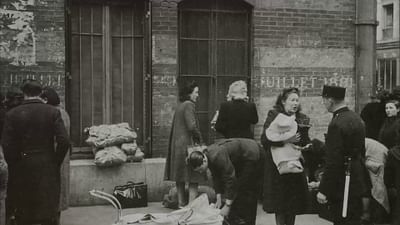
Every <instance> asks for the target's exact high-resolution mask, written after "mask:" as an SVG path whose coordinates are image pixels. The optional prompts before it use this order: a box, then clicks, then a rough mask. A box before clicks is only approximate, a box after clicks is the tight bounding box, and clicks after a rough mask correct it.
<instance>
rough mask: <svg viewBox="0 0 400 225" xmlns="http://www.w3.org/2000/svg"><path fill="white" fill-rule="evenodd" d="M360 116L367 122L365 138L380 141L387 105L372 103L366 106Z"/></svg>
mask: <svg viewBox="0 0 400 225" xmlns="http://www.w3.org/2000/svg"><path fill="white" fill-rule="evenodd" d="M360 116H361V118H362V119H363V120H364V122H365V136H366V137H367V138H372V139H374V140H378V136H379V130H380V129H381V127H382V124H383V121H384V119H385V117H386V112H385V103H381V102H370V103H368V104H366V105H365V107H364V108H363V109H362V111H361V114H360Z"/></svg>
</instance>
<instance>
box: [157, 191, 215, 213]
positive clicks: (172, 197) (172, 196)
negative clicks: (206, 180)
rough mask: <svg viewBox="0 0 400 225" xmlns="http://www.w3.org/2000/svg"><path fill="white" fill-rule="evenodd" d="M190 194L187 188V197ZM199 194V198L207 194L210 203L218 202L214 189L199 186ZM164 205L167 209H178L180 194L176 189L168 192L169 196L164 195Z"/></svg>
mask: <svg viewBox="0 0 400 225" xmlns="http://www.w3.org/2000/svg"><path fill="white" fill-rule="evenodd" d="M188 192H189V190H188V189H187V188H186V189H185V193H186V194H185V195H186V196H187V195H188ZM198 193H199V196H200V195H201V194H203V193H204V194H206V195H207V197H208V200H209V202H211V203H215V202H216V194H215V191H214V189H213V188H212V187H210V186H205V185H199V189H198ZM162 205H163V206H164V207H165V208H170V209H178V192H177V189H176V187H172V188H171V189H170V190H169V191H168V194H165V195H164V198H163V201H162Z"/></svg>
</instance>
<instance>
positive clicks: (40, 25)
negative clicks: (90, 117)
mask: <svg viewBox="0 0 400 225" xmlns="http://www.w3.org/2000/svg"><path fill="white" fill-rule="evenodd" d="M178 1H179V0H176V1H174V0H168V1H161V0H154V1H152V15H151V16H152V22H151V26H152V31H151V34H152V37H151V38H152V50H151V51H152V52H151V55H152V65H151V66H152V76H153V90H152V101H153V105H152V116H153V120H152V131H153V133H152V137H153V149H152V152H153V157H159V156H165V153H166V151H167V149H166V148H167V146H168V136H169V132H170V128H171V122H172V116H173V112H174V107H175V106H176V104H177V92H178V90H177V85H176V76H177V72H178V71H177V69H178V68H177V58H178V50H177V30H178V16H177V2H178ZM248 2H250V3H253V4H254V5H253V6H254V10H253V18H252V22H253V25H252V46H253V48H252V56H253V58H252V59H251V61H252V63H253V66H252V89H251V90H252V92H253V93H252V96H253V97H254V100H255V102H256V104H257V106H258V112H259V118H260V122H259V124H258V125H257V126H256V137H259V134H260V132H261V127H262V124H263V122H264V120H265V117H266V113H267V112H268V110H269V109H271V108H272V105H273V103H274V101H275V98H276V95H277V94H278V92H279V91H280V90H281V89H282V88H283V87H289V86H293V85H294V86H298V87H299V88H300V89H301V90H302V95H303V96H302V99H301V101H302V105H303V111H304V112H305V113H306V114H308V115H309V116H310V117H311V119H312V123H313V128H312V129H311V135H312V137H318V138H322V136H323V135H322V134H323V133H324V132H326V126H327V124H328V122H329V119H330V115H329V114H328V113H327V112H326V110H325V109H324V108H323V106H322V104H320V103H321V99H320V97H319V93H320V92H321V88H322V85H323V84H325V83H327V84H340V85H341V86H345V87H347V88H348V94H347V99H346V100H347V101H348V103H349V105H350V106H351V108H353V107H354V99H355V94H354V90H355V89H354V87H355V79H354V77H355V68H354V64H355V26H354V25H353V24H354V19H355V18H354V17H355V0H319V1H292V0H262V1H248ZM11 15H13V16H11ZM11 18H14V19H11ZM15 18H21V20H16V19H15ZM0 20H1V22H2V23H0V24H6V23H8V24H7V27H1V30H2V31H4V32H5V34H4V35H2V36H0V79H1V80H0V81H1V88H2V89H1V91H2V92H5V91H6V90H7V88H9V87H10V86H12V85H15V84H17V83H19V82H20V81H22V80H23V79H25V78H27V77H35V78H37V79H39V80H42V82H43V83H44V84H45V85H50V86H54V87H56V88H57V90H58V91H59V92H60V94H61V96H62V97H64V96H65V93H64V87H65V81H64V78H65V76H64V71H65V65H64V63H65V41H64V1H63V0H52V1H50V0H3V1H1V2H0ZM9 25H11V26H9ZM23 25H25V26H23ZM0 26H4V25H0Z"/></svg>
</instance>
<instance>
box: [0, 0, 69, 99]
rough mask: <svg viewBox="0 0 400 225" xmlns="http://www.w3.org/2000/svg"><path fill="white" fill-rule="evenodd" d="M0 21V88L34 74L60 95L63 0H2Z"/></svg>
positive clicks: (62, 57) (61, 93) (63, 72)
mask: <svg viewBox="0 0 400 225" xmlns="http://www.w3.org/2000/svg"><path fill="white" fill-rule="evenodd" d="M0 24H1V25H0V30H1V31H2V32H3V34H2V35H1V36H0V84H1V92H2V93H4V92H6V91H7V89H8V88H10V87H11V86H14V85H19V84H20V83H21V81H22V80H23V79H26V78H35V79H38V80H40V81H42V83H43V85H49V86H53V87H55V88H56V89H57V90H58V91H59V93H60V95H61V97H62V99H64V96H65V90H64V87H65V82H64V78H65V76H64V74H65V66H64V64H65V40H64V35H65V33H64V26H65V25H64V0H40V1H38V0H2V1H0Z"/></svg>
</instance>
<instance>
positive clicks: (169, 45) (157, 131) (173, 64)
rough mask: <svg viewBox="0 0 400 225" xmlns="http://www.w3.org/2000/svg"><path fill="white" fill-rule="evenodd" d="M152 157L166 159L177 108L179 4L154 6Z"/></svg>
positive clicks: (157, 2) (153, 4) (159, 2)
mask: <svg viewBox="0 0 400 225" xmlns="http://www.w3.org/2000/svg"><path fill="white" fill-rule="evenodd" d="M152 7H153V8H152V43H153V49H152V51H153V52H152V71H153V105H152V111H153V112H152V113H153V121H152V124H153V127H152V130H153V133H152V139H153V142H152V144H153V148H152V152H153V157H160V156H166V152H167V147H168V138H169V134H170V130H171V123H172V117H173V113H174V108H175V106H176V104H177V93H178V87H177V85H176V76H177V74H178V71H177V59H178V42H177V32H178V30H177V29H178V11H177V2H174V1H168V2H167V4H165V1H164V2H163V3H161V1H153V3H152Z"/></svg>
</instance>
